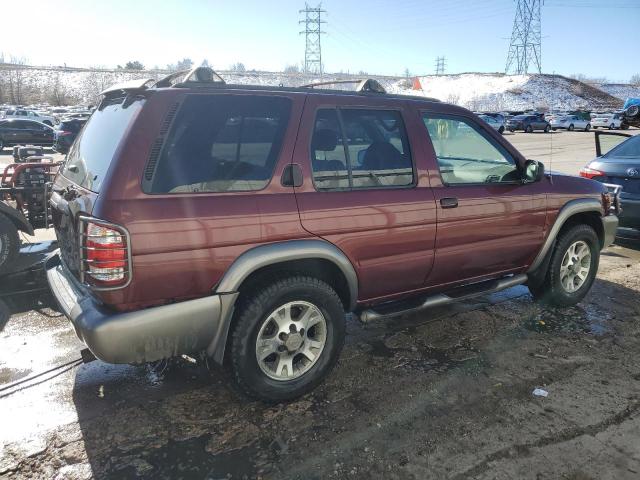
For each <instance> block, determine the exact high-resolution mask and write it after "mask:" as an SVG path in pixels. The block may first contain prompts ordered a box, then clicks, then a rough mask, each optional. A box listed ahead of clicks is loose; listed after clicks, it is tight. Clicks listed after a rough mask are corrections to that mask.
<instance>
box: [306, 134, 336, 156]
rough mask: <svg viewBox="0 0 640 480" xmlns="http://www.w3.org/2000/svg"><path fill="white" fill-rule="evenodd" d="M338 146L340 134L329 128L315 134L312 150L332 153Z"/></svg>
mask: <svg viewBox="0 0 640 480" xmlns="http://www.w3.org/2000/svg"><path fill="white" fill-rule="evenodd" d="M337 145H338V134H337V133H336V132H335V131H334V130H329V129H328V128H320V129H318V130H316V131H315V132H314V133H313V140H312V141H311V148H312V150H314V151H322V152H332V151H333V150H335V149H336V146H337Z"/></svg>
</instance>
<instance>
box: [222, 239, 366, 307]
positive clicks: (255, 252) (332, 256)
mask: <svg viewBox="0 0 640 480" xmlns="http://www.w3.org/2000/svg"><path fill="white" fill-rule="evenodd" d="M303 259H321V260H328V261H330V262H332V263H333V264H334V265H335V266H337V267H338V268H339V269H340V271H341V272H342V274H343V275H344V277H345V279H346V281H347V286H348V288H349V306H350V308H351V309H352V310H353V309H354V308H355V306H356V302H357V300H358V276H357V274H356V271H355V269H354V268H353V265H352V264H351V261H350V260H349V259H348V258H347V256H346V255H345V254H344V252H343V251H342V250H340V249H339V248H338V247H336V246H335V245H334V244H332V243H329V242H327V241H325V240H319V239H307V240H288V241H284V242H277V243H269V244H266V245H260V246H258V247H254V248H252V249H250V250H247V251H246V252H244V253H243V254H242V255H240V256H239V257H238V258H237V259H236V260H235V261H234V262H233V263H232V264H231V266H230V267H229V268H228V269H227V271H226V272H225V274H224V275H223V276H222V279H220V281H219V282H218V284H217V286H216V287H215V293H218V294H223V293H232V292H237V291H238V290H239V288H240V286H241V285H242V283H243V282H244V281H245V280H246V279H247V277H249V275H251V274H252V273H253V272H255V271H257V270H259V269H260V268H263V267H268V266H271V265H277V264H279V263H283V262H290V261H295V260H303Z"/></svg>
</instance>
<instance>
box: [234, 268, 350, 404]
mask: <svg viewBox="0 0 640 480" xmlns="http://www.w3.org/2000/svg"><path fill="white" fill-rule="evenodd" d="M344 336H345V317H344V309H343V307H342V302H341V300H340V298H339V297H338V295H337V294H336V292H335V291H334V290H333V289H332V288H331V287H330V286H329V285H328V284H326V283H325V282H323V281H321V280H318V279H316V278H312V277H306V276H291V277H288V278H284V279H282V280H279V281H276V282H274V283H272V284H270V285H265V286H263V287H257V288H256V289H255V290H254V291H253V292H250V293H248V294H247V296H246V297H245V298H244V299H242V300H241V303H240V306H239V308H238V311H237V312H236V316H235V323H234V327H233V333H232V337H231V345H230V350H229V359H230V361H231V370H232V374H233V377H234V380H235V382H236V384H237V385H238V387H239V388H240V389H241V390H242V392H243V393H245V394H246V395H249V396H251V397H254V398H258V399H261V400H264V401H268V402H279V401H284V400H291V399H294V398H296V397H299V396H300V395H303V394H305V393H307V392H309V391H310V390H312V389H313V388H315V387H316V386H317V385H318V384H319V383H320V382H321V381H322V380H323V379H324V378H325V377H326V376H327V374H328V373H329V372H330V371H331V369H332V368H333V367H334V365H335V364H336V362H337V360H338V356H339V355H340V351H341V350H342V345H343V343H344Z"/></svg>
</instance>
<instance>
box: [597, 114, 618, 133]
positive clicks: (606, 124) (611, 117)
mask: <svg viewBox="0 0 640 480" xmlns="http://www.w3.org/2000/svg"><path fill="white" fill-rule="evenodd" d="M591 126H592V127H593V128H598V127H602V128H608V129H609V130H614V129H617V128H622V114H621V113H603V114H598V115H596V116H595V117H593V118H592V119H591Z"/></svg>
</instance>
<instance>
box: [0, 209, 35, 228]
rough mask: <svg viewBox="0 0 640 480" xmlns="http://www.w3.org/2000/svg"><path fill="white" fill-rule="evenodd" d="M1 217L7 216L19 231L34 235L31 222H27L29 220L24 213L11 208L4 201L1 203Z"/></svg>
mask: <svg viewBox="0 0 640 480" xmlns="http://www.w3.org/2000/svg"><path fill="white" fill-rule="evenodd" d="M0 215H6V216H7V218H8V219H9V220H11V221H12V222H13V224H14V225H15V226H16V228H17V229H18V230H22V231H23V232H25V233H27V234H29V235H33V227H32V226H31V224H30V223H29V220H27V218H26V217H25V216H24V215H23V214H22V212H19V211H18V210H16V209H14V208H11V207H10V206H9V205H7V204H6V203H4V202H3V201H0Z"/></svg>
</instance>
